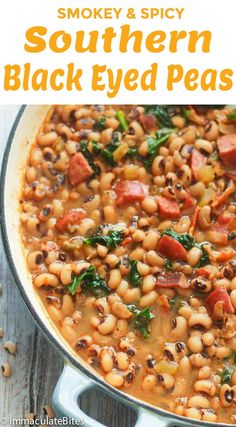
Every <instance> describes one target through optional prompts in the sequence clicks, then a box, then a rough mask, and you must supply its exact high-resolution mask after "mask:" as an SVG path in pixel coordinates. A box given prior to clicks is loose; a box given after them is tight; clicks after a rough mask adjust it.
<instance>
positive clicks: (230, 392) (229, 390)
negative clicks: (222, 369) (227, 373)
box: [220, 384, 235, 408]
mask: <svg viewBox="0 0 236 427" xmlns="http://www.w3.org/2000/svg"><path fill="white" fill-rule="evenodd" d="M234 396H235V391H234V387H230V386H229V385H228V384H223V385H222V387H221V388H220V402H221V405H222V406H223V407H224V408H227V407H229V406H231V405H232V404H233V400H234Z"/></svg>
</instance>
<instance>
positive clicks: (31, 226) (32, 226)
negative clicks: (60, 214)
mask: <svg viewBox="0 0 236 427" xmlns="http://www.w3.org/2000/svg"><path fill="white" fill-rule="evenodd" d="M39 227H40V222H39V220H38V218H33V217H32V218H29V219H28V221H27V223H26V228H27V231H28V232H29V233H30V234H32V235H33V236H38V234H39Z"/></svg>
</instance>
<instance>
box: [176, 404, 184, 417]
mask: <svg viewBox="0 0 236 427" xmlns="http://www.w3.org/2000/svg"><path fill="white" fill-rule="evenodd" d="M175 413H176V414H177V415H181V416H183V415H184V406H183V405H178V406H177V407H176V408H175Z"/></svg>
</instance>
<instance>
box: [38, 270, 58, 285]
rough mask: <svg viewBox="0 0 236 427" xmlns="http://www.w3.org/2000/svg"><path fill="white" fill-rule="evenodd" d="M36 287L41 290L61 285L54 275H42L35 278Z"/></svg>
mask: <svg viewBox="0 0 236 427" xmlns="http://www.w3.org/2000/svg"><path fill="white" fill-rule="evenodd" d="M34 285H35V286H36V288H41V287H42V286H53V287H56V286H58V285H59V280H58V278H57V276H55V275H54V274H51V273H42V274H39V275H38V276H36V277H35V279H34Z"/></svg>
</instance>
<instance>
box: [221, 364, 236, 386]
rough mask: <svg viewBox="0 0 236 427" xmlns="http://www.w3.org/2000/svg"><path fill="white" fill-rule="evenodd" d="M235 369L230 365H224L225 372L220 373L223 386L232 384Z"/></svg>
mask: <svg viewBox="0 0 236 427" xmlns="http://www.w3.org/2000/svg"><path fill="white" fill-rule="evenodd" d="M234 371H235V368H234V367H233V366H230V365H224V369H223V371H220V377H221V384H231V378H232V375H233V373H234Z"/></svg>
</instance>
